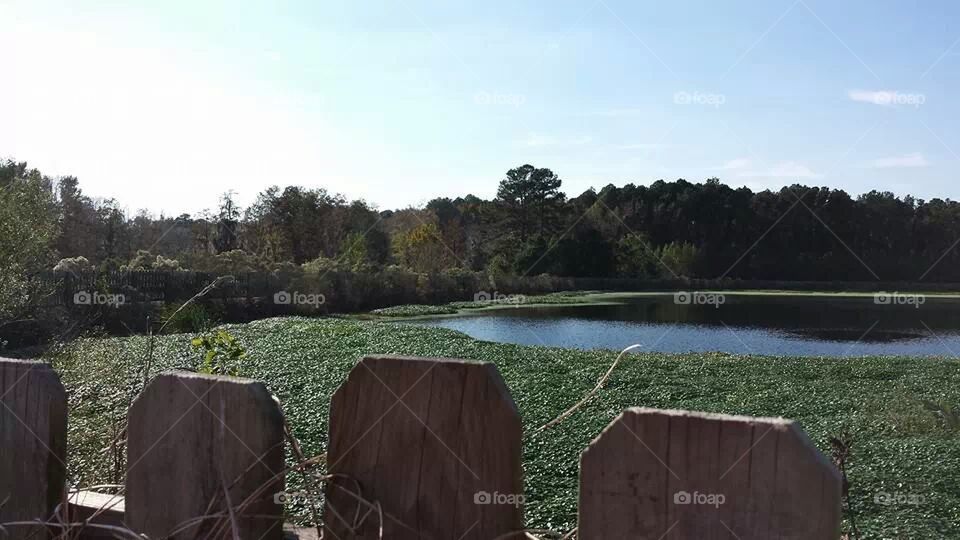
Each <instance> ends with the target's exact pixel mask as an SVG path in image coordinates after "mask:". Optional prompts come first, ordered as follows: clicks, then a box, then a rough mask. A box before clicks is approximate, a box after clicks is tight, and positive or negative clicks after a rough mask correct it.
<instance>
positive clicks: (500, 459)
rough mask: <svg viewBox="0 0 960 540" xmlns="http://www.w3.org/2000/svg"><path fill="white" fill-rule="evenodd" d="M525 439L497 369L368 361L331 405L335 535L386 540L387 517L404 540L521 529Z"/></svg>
mask: <svg viewBox="0 0 960 540" xmlns="http://www.w3.org/2000/svg"><path fill="white" fill-rule="evenodd" d="M521 432H522V429H521V425H520V417H519V415H518V413H517V409H516V406H515V405H514V403H513V399H512V398H511V397H510V393H509V391H508V390H507V387H506V385H505V384H504V383H503V380H502V379H501V377H500V374H499V373H498V372H497V369H496V367H494V365H493V364H489V363H477V362H468V361H464V360H451V359H427V358H409V357H389V356H369V357H366V358H363V359H362V360H360V362H359V363H358V364H357V365H356V366H355V367H354V368H353V370H352V371H351V372H350V375H349V377H348V379H347V380H346V382H344V383H343V384H342V385H341V386H340V388H339V389H338V390H337V392H336V393H335V394H334V396H333V400H332V401H331V404H330V430H329V441H330V443H329V447H328V449H327V463H328V471H329V473H330V474H333V475H335V476H334V479H333V480H332V481H331V482H329V483H328V484H327V488H326V501H327V502H326V507H325V511H324V527H325V530H326V531H327V535H329V536H330V537H331V538H340V539H347V538H351V539H355V538H379V533H378V528H379V526H380V517H379V516H380V515H381V514H382V515H383V520H382V526H383V537H384V538H391V539H399V540H406V539H415V538H456V539H464V540H466V539H476V540H480V539H482V540H490V539H492V538H496V537H498V536H500V535H503V534H505V533H509V532H511V531H518V530H520V529H522V528H523V506H522V504H523V479H522V468H521V461H520V460H521ZM357 495H359V496H361V497H363V498H364V499H365V500H367V501H370V502H371V503H373V502H376V503H379V508H375V507H371V506H369V505H365V504H361V503H359V502H358V500H357V498H356V496H357Z"/></svg>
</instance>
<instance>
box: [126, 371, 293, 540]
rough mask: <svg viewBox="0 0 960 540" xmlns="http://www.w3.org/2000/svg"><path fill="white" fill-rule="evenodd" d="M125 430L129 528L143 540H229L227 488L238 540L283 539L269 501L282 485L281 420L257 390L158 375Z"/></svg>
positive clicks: (233, 382)
mask: <svg viewBox="0 0 960 540" xmlns="http://www.w3.org/2000/svg"><path fill="white" fill-rule="evenodd" d="M128 423H129V426H128V428H127V433H128V442H127V481H126V494H127V496H126V501H125V503H126V517H125V520H126V523H127V525H129V526H130V528H132V529H133V530H135V531H137V532H139V533H144V534H146V535H148V536H149V537H150V538H165V537H168V536H172V537H173V538H177V539H184V540H186V539H192V538H199V537H206V536H209V535H211V534H212V535H213V536H214V537H216V538H233V537H234V536H233V535H234V530H233V529H234V527H233V525H232V524H231V523H232V519H231V518H230V517H228V514H227V508H228V505H227V503H226V502H225V496H224V486H226V487H227V490H226V492H227V493H228V494H229V501H230V506H231V507H232V508H234V512H235V513H236V514H237V515H236V516H235V517H236V521H237V523H238V527H236V528H237V529H238V530H237V531H235V532H236V533H237V535H238V536H239V538H241V539H244V540H247V539H249V540H264V539H266V540H279V539H280V538H281V537H282V536H283V530H282V514H283V507H282V506H281V505H280V504H277V503H276V502H275V500H274V494H276V493H278V492H281V491H283V486H284V478H283V475H282V471H283V468H284V463H283V457H284V456H283V450H284V448H283V441H284V439H283V416H282V413H281V412H280V408H279V406H278V405H277V403H276V401H274V399H273V398H272V397H271V395H270V393H269V392H268V391H267V389H266V387H265V386H264V385H263V384H262V383H260V382H256V381H251V380H247V379H239V378H234V377H214V376H208V375H197V374H190V373H164V374H161V375H160V376H158V377H157V378H155V379H154V380H153V381H151V382H150V384H149V385H147V387H146V388H145V389H144V391H143V392H142V393H141V394H140V396H138V397H137V399H136V400H135V401H134V403H133V404H132V405H131V407H130V413H129V415H128ZM244 503H247V504H245V505H244ZM241 506H242V508H241ZM217 513H220V517H219V518H217V519H206V520H203V521H199V522H196V523H194V524H192V525H189V526H188V522H189V520H194V519H196V518H200V517H202V516H210V515H213V514H217Z"/></svg>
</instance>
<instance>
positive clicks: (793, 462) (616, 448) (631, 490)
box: [577, 408, 841, 540]
mask: <svg viewBox="0 0 960 540" xmlns="http://www.w3.org/2000/svg"><path fill="white" fill-rule="evenodd" d="M840 482H841V480H840V474H839V472H838V471H837V470H836V468H835V467H834V466H833V465H832V464H831V463H830V462H829V461H828V460H827V459H826V458H825V457H824V456H823V455H822V454H820V452H819V451H818V450H817V448H816V447H815V446H814V445H813V443H811V442H810V440H809V439H808V438H807V436H806V435H805V434H804V433H803V431H802V430H801V429H800V428H799V426H798V425H797V424H796V423H794V422H792V421H789V420H784V419H782V418H752V417H745V416H728V415H718V414H708V413H697V412H688V411H671V410H658V409H645V408H634V409H627V410H626V411H624V412H623V414H621V415H620V416H618V417H617V418H616V419H615V420H614V421H613V422H612V423H611V424H610V425H609V426H607V428H606V429H604V431H603V433H601V434H600V436H599V437H597V438H596V439H595V440H594V441H593V442H592V443H591V444H590V446H589V447H587V449H586V450H585V451H584V453H583V455H582V456H581V459H580V507H579V522H578V531H577V537H578V538H581V539H583V540H599V539H611V540H612V539H621V538H640V539H643V538H649V539H660V538H663V539H686V538H690V539H698V540H699V539H706V540H711V539H717V540H719V539H728V538H739V539H741V540H748V539H767V538H782V539H798V540H799V539H804V540H808V539H809V540H820V539H823V540H827V539H829V540H835V539H836V538H837V537H838V536H839V530H840Z"/></svg>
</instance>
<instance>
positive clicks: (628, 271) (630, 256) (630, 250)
mask: <svg viewBox="0 0 960 540" xmlns="http://www.w3.org/2000/svg"><path fill="white" fill-rule="evenodd" d="M616 260H617V275H619V276H622V277H631V278H649V277H655V276H657V275H658V274H659V271H658V269H659V267H660V263H659V262H658V261H657V253H656V251H655V249H654V248H653V246H651V245H650V239H648V238H647V237H646V236H644V235H642V234H635V233H631V234H628V235H626V236H624V237H623V238H621V239H620V240H619V241H618V242H617V247H616Z"/></svg>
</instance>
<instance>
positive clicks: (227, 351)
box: [190, 329, 247, 376]
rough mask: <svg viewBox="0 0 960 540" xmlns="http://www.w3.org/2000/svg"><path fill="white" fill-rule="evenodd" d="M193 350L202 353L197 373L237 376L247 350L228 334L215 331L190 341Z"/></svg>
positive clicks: (222, 331) (223, 331)
mask: <svg viewBox="0 0 960 540" xmlns="http://www.w3.org/2000/svg"><path fill="white" fill-rule="evenodd" d="M190 345H191V346H193V349H194V350H196V351H200V352H202V353H203V358H202V359H201V362H200V365H199V366H198V367H197V373H206V374H208V375H233V376H235V375H237V374H238V373H239V368H240V365H241V364H242V362H243V359H244V358H246V356H247V350H246V349H245V348H244V347H243V346H242V345H240V343H238V342H237V339H236V338H235V337H233V335H232V334H230V332H227V331H226V330H222V329H221V330H216V331H213V332H210V333H208V334H205V335H202V336H197V337H195V338H193V339H192V340H190Z"/></svg>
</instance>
